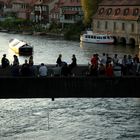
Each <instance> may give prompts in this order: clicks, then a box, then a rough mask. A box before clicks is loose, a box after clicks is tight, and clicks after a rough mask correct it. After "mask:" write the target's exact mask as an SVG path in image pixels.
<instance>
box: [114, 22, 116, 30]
mask: <svg viewBox="0 0 140 140" xmlns="http://www.w3.org/2000/svg"><path fill="white" fill-rule="evenodd" d="M114 30H116V22H114Z"/></svg>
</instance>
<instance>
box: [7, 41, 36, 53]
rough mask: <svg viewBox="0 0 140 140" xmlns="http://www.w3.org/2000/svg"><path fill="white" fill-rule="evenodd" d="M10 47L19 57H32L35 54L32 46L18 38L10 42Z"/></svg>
mask: <svg viewBox="0 0 140 140" xmlns="http://www.w3.org/2000/svg"><path fill="white" fill-rule="evenodd" d="M9 47H10V49H11V50H13V51H14V52H15V53H17V54H19V55H31V54H32V53H33V47H32V46H31V45H29V44H28V43H27V42H25V41H22V40H18V39H16V38H14V39H11V40H10V41H9Z"/></svg>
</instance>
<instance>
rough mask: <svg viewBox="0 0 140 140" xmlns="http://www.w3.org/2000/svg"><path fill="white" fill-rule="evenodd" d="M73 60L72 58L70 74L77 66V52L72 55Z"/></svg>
mask: <svg viewBox="0 0 140 140" xmlns="http://www.w3.org/2000/svg"><path fill="white" fill-rule="evenodd" d="M71 60H72V62H71V64H70V65H69V73H70V74H71V71H72V69H73V68H74V67H76V66H77V59H76V56H75V54H73V55H72V59H71Z"/></svg>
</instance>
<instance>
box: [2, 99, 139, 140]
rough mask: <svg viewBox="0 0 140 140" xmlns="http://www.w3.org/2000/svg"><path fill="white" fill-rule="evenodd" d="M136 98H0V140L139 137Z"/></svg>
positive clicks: (118, 139)
mask: <svg viewBox="0 0 140 140" xmlns="http://www.w3.org/2000/svg"><path fill="white" fill-rule="evenodd" d="M139 101H140V100H138V99H134V98H94V99H92V98H90V99H85V98H84V99H78V98H75V99H56V100H55V101H54V102H52V101H51V100H50V99H17V100H15V99H14V100H12V99H10V100H0V119H1V121H0V126H1V131H0V140H139V139H140V133H139V132H140V117H139V116H140V102H139ZM48 117H49V121H48ZM48 124H49V127H48Z"/></svg>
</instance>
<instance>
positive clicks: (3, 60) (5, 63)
mask: <svg viewBox="0 0 140 140" xmlns="http://www.w3.org/2000/svg"><path fill="white" fill-rule="evenodd" d="M1 65H2V68H6V67H7V66H9V60H8V59H7V58H6V54H4V55H3V57H2V59H1Z"/></svg>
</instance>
